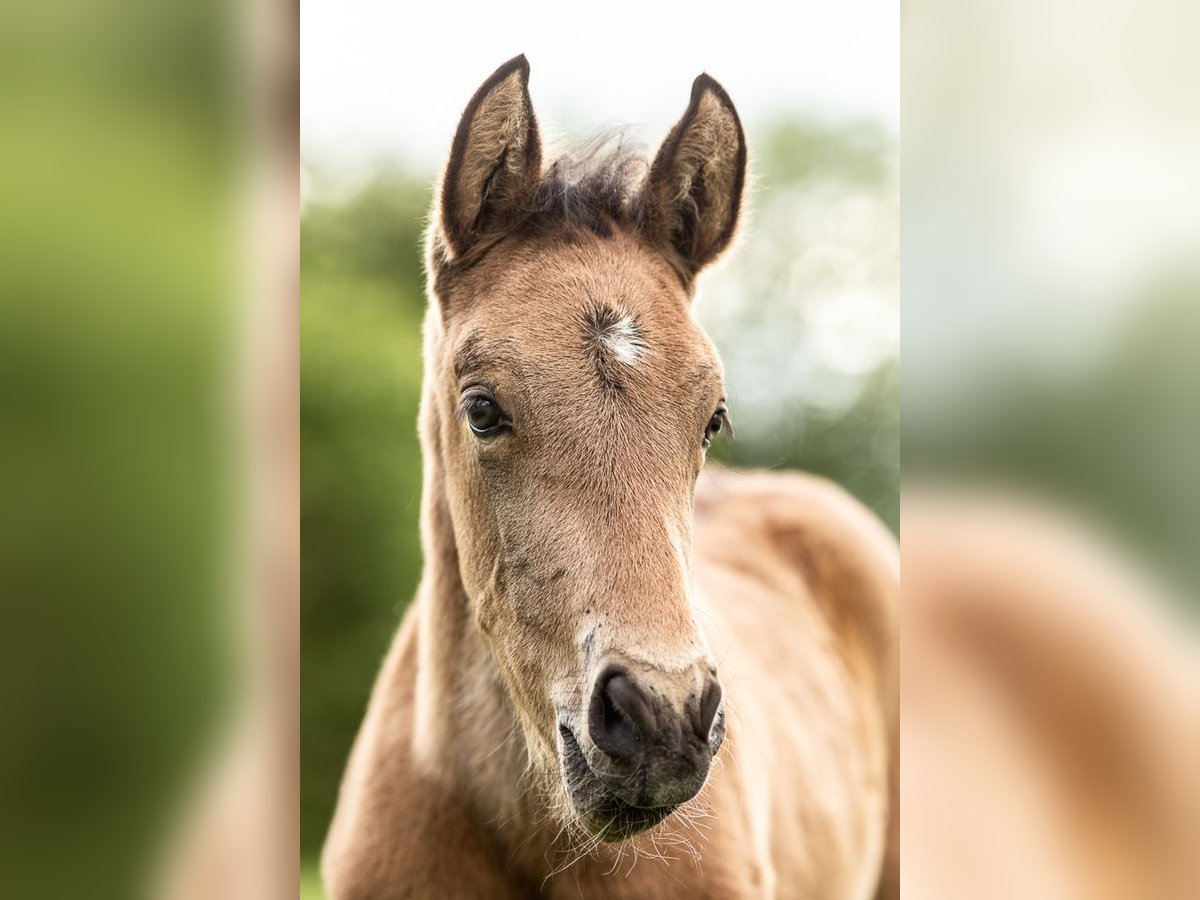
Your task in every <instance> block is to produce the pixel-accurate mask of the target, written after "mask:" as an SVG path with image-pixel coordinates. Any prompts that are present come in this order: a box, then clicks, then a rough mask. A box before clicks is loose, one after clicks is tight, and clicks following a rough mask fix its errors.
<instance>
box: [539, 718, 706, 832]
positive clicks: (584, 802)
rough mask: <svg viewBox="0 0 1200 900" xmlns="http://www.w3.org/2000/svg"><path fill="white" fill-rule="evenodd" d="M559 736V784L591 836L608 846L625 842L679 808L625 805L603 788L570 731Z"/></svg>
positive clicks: (564, 729) (676, 805) (674, 805)
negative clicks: (560, 774) (560, 772)
mask: <svg viewBox="0 0 1200 900" xmlns="http://www.w3.org/2000/svg"><path fill="white" fill-rule="evenodd" d="M559 734H560V736H561V739H562V740H561V747H560V750H559V763H560V765H561V768H562V775H563V785H564V787H565V788H566V792H567V797H568V798H569V799H570V801H571V807H572V809H574V811H575V814H576V816H578V819H579V821H580V822H581V823H582V824H583V827H584V828H586V829H587V831H588V833H590V834H591V835H592V836H593V837H595V838H598V839H599V840H601V841H604V842H605V843H610V844H615V843H620V842H621V841H626V840H629V839H630V838H632V837H635V836H637V835H639V834H641V833H642V832H644V831H649V830H650V829H651V828H653V827H654V826H655V825H658V824H659V823H660V822H662V821H663V820H664V819H666V818H667V816H669V815H671V813H673V812H675V810H677V809H678V808H679V807H680V806H681V805H682V804H681V803H673V804H670V805H667V806H654V807H641V806H634V805H633V804H631V803H627V802H626V801H624V800H622V799H621V798H620V797H618V796H616V794H614V793H612V792H611V791H609V790H608V789H606V788H605V787H604V783H603V782H602V781H601V779H600V778H599V777H598V776H597V775H596V774H595V773H594V772H593V771H592V769H591V767H590V766H589V765H588V763H587V758H586V757H585V756H584V753H583V748H582V747H580V746H579V741H578V740H577V739H576V738H575V735H574V734H573V733H572V732H571V731H570V729H568V728H565V727H564V728H561V729H560V731H559Z"/></svg>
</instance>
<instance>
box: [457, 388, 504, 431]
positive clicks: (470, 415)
mask: <svg viewBox="0 0 1200 900" xmlns="http://www.w3.org/2000/svg"><path fill="white" fill-rule="evenodd" d="M466 412H467V424H468V425H469V426H470V427H471V430H472V431H473V432H475V433H476V434H477V435H479V436H480V437H492V436H494V435H496V434H499V433H500V432H501V431H503V430H504V429H506V428H508V427H509V425H510V424H511V423H510V422H509V421H508V419H507V418H505V416H504V412H503V410H501V409H500V407H499V406H497V405H496V401H495V400H492V399H491V398H490V397H472V398H471V399H470V400H469V401H467V410H466Z"/></svg>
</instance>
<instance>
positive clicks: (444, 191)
mask: <svg viewBox="0 0 1200 900" xmlns="http://www.w3.org/2000/svg"><path fill="white" fill-rule="evenodd" d="M541 168H542V142H541V138H540V137H539V135H538V127H537V120H536V119H535V118H534V115H533V103H532V101H531V100H530V98H529V63H528V62H527V61H526V59H525V56H524V55H521V56H518V57H516V58H515V59H510V60H509V61H508V62H506V63H505V64H504V65H502V66H501V67H500V68H499V69H497V70H496V71H495V72H493V73H492V76H491V77H490V78H489V79H488V80H487V81H485V82H484V83H483V85H482V86H481V87H480V88H479V90H478V91H476V92H475V96H474V97H472V98H471V102H470V103H469V104H468V105H467V109H466V111H465V112H464V113H463V115H462V119H461V120H460V121H459V123H458V131H457V132H456V133H455V135H454V144H453V145H452V146H451V148H450V159H449V160H448V161H447V162H446V169H445V172H444V173H443V175H442V183H441V195H440V200H439V202H438V209H437V217H438V228H439V230H440V232H441V235H442V238H443V240H444V242H445V246H446V249H447V250H448V251H449V254H450V255H451V256H453V257H457V256H461V255H462V254H464V253H466V252H467V251H469V250H470V249H471V248H472V247H474V246H475V245H476V244H477V243H478V242H479V241H480V240H481V239H484V238H486V237H489V236H491V235H493V234H495V233H496V232H497V231H499V230H500V229H502V228H503V227H504V226H505V225H506V224H508V223H510V222H512V221H513V220H514V219H516V218H517V217H518V216H519V215H520V214H521V212H522V211H523V210H527V209H528V208H529V204H530V203H531V202H532V200H533V197H534V195H535V193H536V191H537V185H538V180H539V178H540V176H541Z"/></svg>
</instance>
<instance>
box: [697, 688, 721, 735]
mask: <svg viewBox="0 0 1200 900" xmlns="http://www.w3.org/2000/svg"><path fill="white" fill-rule="evenodd" d="M720 708H721V682H719V681H717V679H716V678H715V677H713V678H709V679H708V683H707V684H706V685H705V686H704V693H703V694H701V695H700V717H699V718H698V719H697V720H696V734H697V736H698V737H699V738H700V740H702V741H705V742H707V741H708V737H709V734H710V733H711V732H712V726H713V722H714V721H715V720H716V718H717V710H719V709H720Z"/></svg>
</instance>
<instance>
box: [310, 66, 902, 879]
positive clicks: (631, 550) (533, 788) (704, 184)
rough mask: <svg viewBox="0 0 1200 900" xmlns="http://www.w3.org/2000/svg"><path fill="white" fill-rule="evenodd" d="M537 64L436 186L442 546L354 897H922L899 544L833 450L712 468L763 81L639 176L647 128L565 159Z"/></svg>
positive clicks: (374, 733)
mask: <svg viewBox="0 0 1200 900" xmlns="http://www.w3.org/2000/svg"><path fill="white" fill-rule="evenodd" d="M527 77H528V66H527V65H526V64H525V62H524V59H523V58H518V59H517V60H513V61H512V62H510V63H509V64H507V65H506V66H503V67H501V69H499V70H498V71H497V72H496V74H495V75H493V76H492V78H491V79H489V80H488V82H486V83H485V84H484V86H483V87H482V88H481V89H480V91H479V92H478V93H477V95H476V97H475V98H474V99H473V100H472V102H471V104H470V105H469V106H468V108H467V111H466V112H465V113H464V116H463V121H462V123H461V124H460V126H459V133H458V134H457V135H456V138H455V142H454V148H453V149H452V151H451V157H450V160H449V162H448V164H447V167H446V172H445V175H444V177H443V180H442V184H441V192H440V196H439V202H438V205H437V206H436V207H435V216H434V226H433V228H432V230H431V234H430V248H429V277H430V293H431V303H430V311H429V317H428V320H427V325H426V336H425V365H426V377H425V385H424V393H423V398H422V411H421V439H422V445H423V448H424V451H425V481H424V489H423V496H422V541H423V547H424V552H425V571H424V574H423V579H422V583H421V586H420V589H419V592H418V596H417V598H416V600H415V602H414V603H413V605H412V606H411V608H410V610H409V612H408V613H407V615H406V617H405V621H404V623H403V625H402V627H401V629H400V631H399V633H398V635H397V637H396V639H395V641H394V644H393V647H392V650H391V652H390V653H389V655H388V658H387V660H386V661H385V663H384V666H383V670H382V672H381V674H380V676H379V679H378V681H377V683H376V686H375V689H374V692H373V695H372V699H371V702H370V706H369V709H368V712H367V715H366V719H365V721H364V724H363V727H362V730H361V732H360V734H359V737H358V739H357V742H356V744H355V748H354V750H353V753H352V755H351V759H350V763H349V766H348V769H347V773H346V776H345V779H344V782H343V786H342V791H341V795H340V797H339V802H338V809H337V812H336V815H335V818H334V822H333V825H332V828H331V831H330V835H329V838H328V841H327V843H326V848H325V852H324V856H323V871H324V876H325V879H326V884H327V886H328V888H329V891H330V894H331V896H332V897H334V898H336V900H344V898H368V897H369V898H400V897H414V898H425V897H439V898H443V897H444V898H458V897H487V898H509V897H513V898H516V897H520V898H526V897H531V896H544V897H578V896H583V897H587V898H640V900H650V898H656V897H659V898H674V897H689V898H706V897H711V898H714V900H715V898H721V900H739V898H790V897H796V898H799V897H805V898H816V897H820V898H830V900H833V898H867V897H871V896H872V895H877V896H881V897H884V896H887V897H893V896H898V894H897V893H896V885H897V883H898V872H897V860H896V856H895V844H896V837H897V834H896V818H897V811H896V808H895V775H896V772H895V762H896V757H897V747H896V734H897V728H896V725H897V722H896V716H897V712H898V710H897V699H896V697H897V687H896V679H895V673H894V665H895V661H894V641H895V608H894V606H895V598H896V595H897V592H898V566H897V562H896V556H897V550H896V546H895V542H894V541H893V539H892V538H891V536H890V535H888V534H887V532H886V530H885V529H883V527H882V526H881V525H880V524H879V523H878V522H877V521H875V520H874V519H873V518H872V517H871V516H870V515H869V514H868V513H867V512H866V511H865V510H864V509H862V508H861V507H860V506H859V505H858V504H857V503H855V502H854V501H853V500H851V499H850V498H849V497H847V496H846V495H845V494H843V493H841V492H840V491H838V490H837V489H835V488H834V487H832V486H830V485H828V484H825V483H824V482H821V481H819V480H817V479H812V478H807V477H804V476H799V475H775V474H770V475H769V474H764V473H757V474H755V473H735V472H730V471H723V470H717V471H713V470H708V471H706V472H704V473H702V472H701V467H702V466H703V463H704V455H705V451H706V449H707V447H708V444H709V441H710V440H711V439H712V438H713V437H714V436H715V434H716V433H717V432H718V431H720V430H722V428H723V427H724V425H725V424H727V420H728V411H727V410H726V408H725V398H724V385H723V378H722V376H721V370H720V361H719V359H718V358H717V357H716V354H715V351H714V350H713V348H712V345H711V343H710V342H709V341H708V339H707V337H706V336H705V335H704V334H703V332H702V331H701V330H700V328H699V326H698V325H697V324H696V323H695V321H694V320H693V318H692V316H691V311H690V298H691V294H692V291H693V280H694V276H695V275H696V273H697V272H698V271H699V270H700V269H701V268H702V267H703V266H704V265H706V264H707V263H708V262H709V261H711V260H712V259H713V258H715V257H716V256H717V255H719V253H720V252H721V251H722V250H723V249H724V248H725V246H727V244H728V243H729V241H730V239H731V237H732V234H733V229H734V226H735V224H736V219H737V215H738V211H739V209H740V204H741V190H742V184H743V181H744V175H745V172H744V169H745V160H746V154H745V145H744V140H743V137H742V132H741V126H740V123H739V122H738V120H737V116H736V113H735V112H734V110H733V107H732V104H731V103H730V102H729V98H728V97H727V95H725V93H724V91H723V90H722V89H721V88H720V86H719V85H717V84H716V82H714V81H712V80H711V79H708V78H707V76H701V78H699V79H697V82H696V84H695V86H694V87H693V94H692V102H691V104H690V105H689V108H688V111H687V113H685V115H684V118H683V119H681V120H680V123H679V124H678V125H677V126H676V127H675V129H674V130H673V131H672V132H671V134H670V135H669V136H668V138H667V140H666V141H665V142H664V145H663V147H662V149H660V151H659V153H658V155H657V156H656V158H655V160H654V162H653V164H652V166H651V167H650V170H649V172H648V174H647V175H646V177H645V178H644V179H643V180H642V181H641V182H638V187H637V188H636V190H630V189H629V184H630V183H631V182H629V180H628V179H627V178H626V175H627V170H628V166H627V160H626V159H625V158H624V157H620V156H618V157H614V158H613V159H610V160H608V161H601V163H600V164H599V166H598V167H597V166H596V165H593V166H592V168H591V169H590V170H589V171H587V172H585V173H584V174H583V175H579V176H570V177H569V176H567V175H564V174H563V172H562V171H561V170H560V168H559V167H558V165H557V164H556V165H555V166H552V167H551V168H550V170H549V171H548V172H543V170H542V165H541V148H540V139H539V137H538V132H537V126H536V122H535V120H534V117H533V112H532V106H531V104H530V102H529V97H528V92H527V86H526V85H527Z"/></svg>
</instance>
